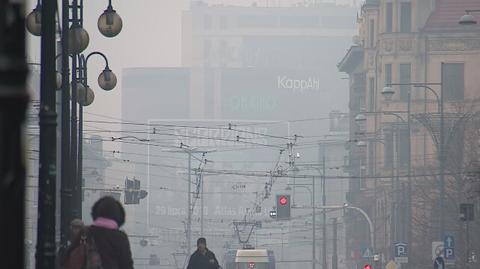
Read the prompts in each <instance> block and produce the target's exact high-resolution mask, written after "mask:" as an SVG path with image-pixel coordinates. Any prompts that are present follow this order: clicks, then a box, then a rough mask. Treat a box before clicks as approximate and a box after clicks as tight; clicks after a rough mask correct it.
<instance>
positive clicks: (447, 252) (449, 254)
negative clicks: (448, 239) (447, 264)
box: [443, 248, 455, 260]
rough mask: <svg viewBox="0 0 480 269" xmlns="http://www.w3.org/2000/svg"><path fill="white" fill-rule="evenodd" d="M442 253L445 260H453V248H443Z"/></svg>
mask: <svg viewBox="0 0 480 269" xmlns="http://www.w3.org/2000/svg"><path fill="white" fill-rule="evenodd" d="M444 251H445V253H444V254H443V256H445V260H455V249H454V248H445V249H444Z"/></svg>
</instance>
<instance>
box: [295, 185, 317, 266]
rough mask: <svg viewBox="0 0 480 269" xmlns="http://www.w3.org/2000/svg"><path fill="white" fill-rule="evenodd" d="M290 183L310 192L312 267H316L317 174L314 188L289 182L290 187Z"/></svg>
mask: <svg viewBox="0 0 480 269" xmlns="http://www.w3.org/2000/svg"><path fill="white" fill-rule="evenodd" d="M290 185H292V186H293V188H294V189H295V188H296V187H300V188H305V189H306V190H308V192H309V193H310V204H311V206H312V269H315V264H316V262H317V261H316V260H317V258H316V244H317V243H316V242H317V241H316V237H317V235H316V227H317V225H316V217H315V215H316V209H315V176H312V183H311V186H312V190H311V189H310V188H308V187H307V186H308V185H309V184H307V185H306V184H296V183H294V184H289V185H288V187H290Z"/></svg>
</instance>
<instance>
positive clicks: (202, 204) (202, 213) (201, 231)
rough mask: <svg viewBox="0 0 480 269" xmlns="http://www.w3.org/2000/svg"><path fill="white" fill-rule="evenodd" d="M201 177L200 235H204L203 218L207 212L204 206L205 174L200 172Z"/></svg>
mask: <svg viewBox="0 0 480 269" xmlns="http://www.w3.org/2000/svg"><path fill="white" fill-rule="evenodd" d="M199 177H200V206H201V208H200V236H201V237H203V219H204V214H205V212H204V211H203V210H204V209H203V207H204V203H205V201H204V199H205V198H204V195H203V194H204V192H203V174H202V173H200V175H199Z"/></svg>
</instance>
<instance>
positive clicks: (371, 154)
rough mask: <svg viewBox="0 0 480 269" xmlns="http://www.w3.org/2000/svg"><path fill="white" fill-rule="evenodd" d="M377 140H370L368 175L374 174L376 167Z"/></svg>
mask: <svg viewBox="0 0 480 269" xmlns="http://www.w3.org/2000/svg"><path fill="white" fill-rule="evenodd" d="M374 149H375V141H368V175H369V176H373V175H374V169H373V168H374V167H375V151H374Z"/></svg>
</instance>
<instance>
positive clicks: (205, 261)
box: [187, 249, 220, 269]
mask: <svg viewBox="0 0 480 269" xmlns="http://www.w3.org/2000/svg"><path fill="white" fill-rule="evenodd" d="M219 268H220V266H219V265H218V261H217V258H216V257H215V254H214V253H213V252H211V251H210V250H208V249H207V252H206V253H205V255H204V254H202V253H200V251H198V250H197V251H195V252H194V253H193V254H192V256H190V261H189V262H188V267H187V269H219Z"/></svg>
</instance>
